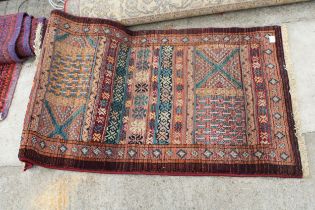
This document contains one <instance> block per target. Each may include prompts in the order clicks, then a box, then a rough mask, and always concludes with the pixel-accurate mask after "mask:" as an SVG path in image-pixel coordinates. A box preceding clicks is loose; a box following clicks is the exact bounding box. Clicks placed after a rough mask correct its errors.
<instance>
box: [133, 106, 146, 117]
mask: <svg viewBox="0 0 315 210" xmlns="http://www.w3.org/2000/svg"><path fill="white" fill-rule="evenodd" d="M132 112H133V114H132V117H134V118H136V119H142V118H144V117H145V115H146V113H147V110H146V109H145V108H143V107H136V108H134V109H133V110H132Z"/></svg>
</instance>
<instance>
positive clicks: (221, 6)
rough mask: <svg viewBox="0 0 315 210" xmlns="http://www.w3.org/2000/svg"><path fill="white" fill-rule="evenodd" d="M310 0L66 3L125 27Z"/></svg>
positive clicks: (75, 12) (79, 0)
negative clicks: (118, 22)
mask: <svg viewBox="0 0 315 210" xmlns="http://www.w3.org/2000/svg"><path fill="white" fill-rule="evenodd" d="M303 1H308V0H264V1H262V0H212V1H210V0H168V1H161V0H132V1H131V0H67V1H66V5H65V11H66V12H68V13H70V14H73V15H79V16H86V17H99V18H109V19H112V20H117V21H120V22H121V23H123V24H125V25H138V24H143V23H150V22H157V21H163V20H172V19H177V18H184V17H192V16H198V15H206V14H214V13H221V12H228V11H235V10H242V9H249V8H256V7H265V6H273V5H281V4H289V3H296V2H303Z"/></svg>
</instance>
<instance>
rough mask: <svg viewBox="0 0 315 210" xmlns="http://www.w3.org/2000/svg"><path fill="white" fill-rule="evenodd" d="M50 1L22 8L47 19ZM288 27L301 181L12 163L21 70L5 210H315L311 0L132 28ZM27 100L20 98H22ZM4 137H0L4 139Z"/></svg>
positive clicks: (27, 78)
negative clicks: (302, 143) (305, 161)
mask: <svg viewBox="0 0 315 210" xmlns="http://www.w3.org/2000/svg"><path fill="white" fill-rule="evenodd" d="M21 2H23V1H22V0H10V1H7V2H0V15H2V14H9V13H15V12H17V8H18V7H19V5H20V3H21ZM50 10H51V8H50V6H49V5H48V3H47V1H44V0H29V1H27V2H25V3H24V4H23V5H22V6H21V10H20V11H27V12H28V13H29V14H32V15H35V16H43V15H44V16H47V17H48V16H49V12H50ZM273 24H286V25H287V27H288V30H289V36H290V39H289V41H290V42H289V44H290V47H291V57H292V61H293V65H294V69H295V74H296V80H297V90H298V101H299V105H300V107H302V108H301V109H300V114H301V118H302V131H303V132H304V136H305V139H306V146H307V149H308V154H309V163H310V173H311V175H310V176H309V177H307V178H305V179H279V178H235V177H172V176H142V175H106V174H93V173H78V172H69V171H59V170H50V169H44V168H41V167H34V168H33V169H31V170H28V171H26V172H22V164H21V163H19V161H18V159H17V151H18V146H19V136H20V130H21V129H22V122H23V118H24V113H25V110H26V105H27V101H28V98H27V97H26V95H28V94H29V91H30V88H31V84H32V78H33V76H34V73H35V67H34V63H33V61H32V60H31V61H28V62H26V64H25V65H24V67H23V71H22V72H21V76H20V79H19V83H18V87H17V90H16V93H15V97H14V100H13V103H12V107H11V110H10V113H9V116H8V118H7V119H6V120H5V121H3V122H0V134H1V138H0V143H1V147H0V210H2V209H76V210H77V209H215V210H220V209H235V210H238V209H251V210H253V209H266V210H267V209H268V210H269V209H283V210H287V209H298V210H299V209H301V210H304V209H306V210H314V209H315V203H314V198H315V178H314V174H315V156H314V155H313V154H314V153H315V132H314V131H315V124H314V122H313V121H314V120H313V119H314V118H315V112H314V111H313V105H315V101H314V100H315V91H314V90H315V86H314V85H315V70H314V69H315V62H314V61H315V51H314V50H313V49H314V46H315V2H314V1H313V2H309V3H301V4H294V5H287V6H279V7H272V8H261V9H253V10H246V11H239V12H231V13H226V14H218V15H209V16H203V17H195V18H186V19H181V20H175V21H167V22H161V23H154V24H148V25H141V26H134V27H132V28H131V29H133V30H138V29H151V28H155V29H156V28H161V29H162V28H163V29H164V28H185V27H186V28H187V27H232V26H233V27H237V26H239V27H249V26H261V25H273ZM23 96H24V97H23ZM4 133H5V134H6V135H3V134H4Z"/></svg>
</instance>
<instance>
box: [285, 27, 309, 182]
mask: <svg viewBox="0 0 315 210" xmlns="http://www.w3.org/2000/svg"><path fill="white" fill-rule="evenodd" d="M281 31H282V41H283V50H284V57H285V62H286V70H287V72H288V77H289V81H290V95H291V101H292V109H293V116H294V121H295V131H296V136H297V139H298V144H299V150H300V156H301V162H302V167H303V177H307V176H309V165H308V158H307V150H306V146H305V139H304V136H303V135H302V132H301V121H300V113H299V107H298V98H297V92H296V80H295V73H294V72H293V65H292V61H291V59H290V48H289V37H288V30H287V27H286V26H282V27H281Z"/></svg>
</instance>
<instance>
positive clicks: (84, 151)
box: [81, 147, 89, 155]
mask: <svg viewBox="0 0 315 210" xmlns="http://www.w3.org/2000/svg"><path fill="white" fill-rule="evenodd" d="M81 152H82V153H83V155H86V154H87V153H88V152H89V149H88V148H86V147H83V148H82V149H81Z"/></svg>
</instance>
